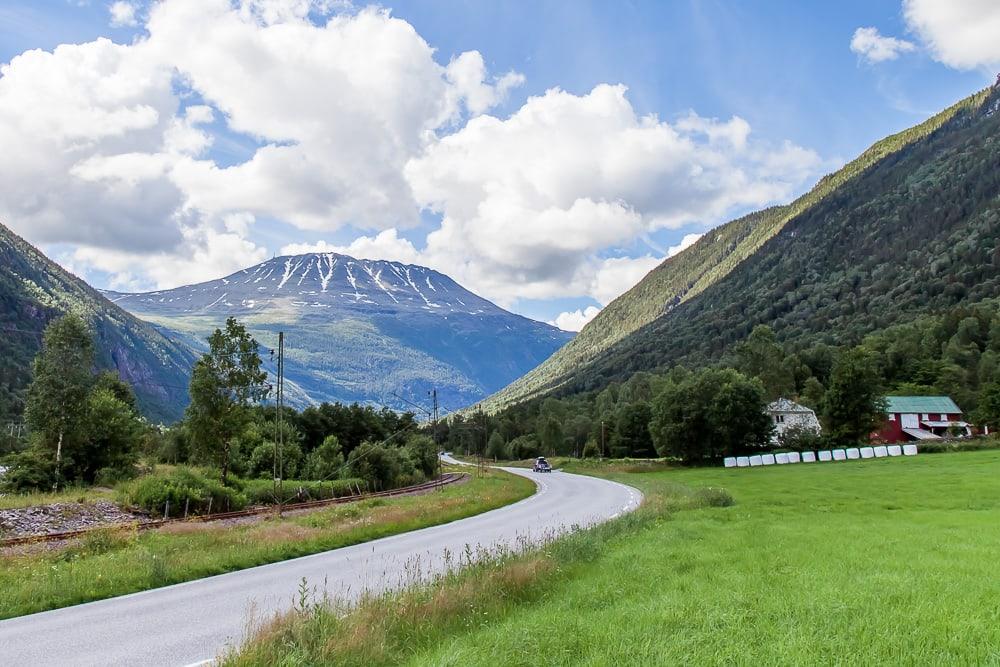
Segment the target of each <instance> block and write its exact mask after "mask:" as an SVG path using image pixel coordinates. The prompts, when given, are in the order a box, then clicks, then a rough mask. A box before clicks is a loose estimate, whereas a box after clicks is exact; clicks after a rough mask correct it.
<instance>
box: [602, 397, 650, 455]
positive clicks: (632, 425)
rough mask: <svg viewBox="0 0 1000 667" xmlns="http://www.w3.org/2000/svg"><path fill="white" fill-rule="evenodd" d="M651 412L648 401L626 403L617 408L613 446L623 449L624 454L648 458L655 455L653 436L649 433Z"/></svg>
mask: <svg viewBox="0 0 1000 667" xmlns="http://www.w3.org/2000/svg"><path fill="white" fill-rule="evenodd" d="M652 418H653V413H652V411H651V409H650V407H649V403H646V402H644V401H643V402H638V403H627V404H625V405H623V406H622V407H621V408H619V409H618V418H617V419H616V421H615V435H614V438H613V441H612V446H613V447H618V448H621V449H623V450H624V454H625V456H632V457H638V458H649V457H653V456H656V449H655V448H654V447H653V436H652V435H650V433H649V422H650V420H651V419H652Z"/></svg>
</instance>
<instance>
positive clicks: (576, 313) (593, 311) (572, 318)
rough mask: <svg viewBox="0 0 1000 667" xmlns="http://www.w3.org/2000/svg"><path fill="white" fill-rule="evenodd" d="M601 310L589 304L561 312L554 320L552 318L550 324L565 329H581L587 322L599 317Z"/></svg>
mask: <svg viewBox="0 0 1000 667" xmlns="http://www.w3.org/2000/svg"><path fill="white" fill-rule="evenodd" d="M599 312H601V309H600V308H597V307H595V306H587V308H584V309H579V310H571V311H568V312H565V313H559V315H558V316H557V317H556V318H555V319H554V320H551V321H550V322H549V324H551V325H552V326H554V327H559V328H560V329H562V330H563V331H579V330H580V329H582V328H583V327H584V325H585V324H587V323H588V322H590V321H591V320H592V319H594V318H595V317H597V314H598V313H599Z"/></svg>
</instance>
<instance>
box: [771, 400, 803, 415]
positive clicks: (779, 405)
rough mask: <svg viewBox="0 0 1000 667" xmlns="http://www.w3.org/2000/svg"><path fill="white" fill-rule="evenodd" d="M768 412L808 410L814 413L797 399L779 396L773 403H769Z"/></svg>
mask: <svg viewBox="0 0 1000 667" xmlns="http://www.w3.org/2000/svg"><path fill="white" fill-rule="evenodd" d="M767 411H768V412H807V413H812V410H810V409H809V408H807V407H806V406H804V405H799V404H798V403H796V402H795V401H790V400H788V399H787V398H779V399H778V400H776V401H774V402H773V403H769V404H768V406H767Z"/></svg>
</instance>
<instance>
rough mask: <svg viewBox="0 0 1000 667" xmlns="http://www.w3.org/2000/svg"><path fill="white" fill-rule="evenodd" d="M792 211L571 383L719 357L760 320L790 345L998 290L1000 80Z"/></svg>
mask: <svg viewBox="0 0 1000 667" xmlns="http://www.w3.org/2000/svg"><path fill="white" fill-rule="evenodd" d="M987 93H988V94H981V95H977V96H975V97H973V98H970V99H969V100H966V103H964V104H963V106H962V108H961V109H960V110H958V112H957V113H956V114H954V115H953V117H952V118H950V119H949V120H948V121H947V122H946V123H944V124H943V125H942V126H941V127H940V128H939V129H938V130H936V131H934V132H932V133H930V134H929V135H927V136H924V137H922V138H920V139H919V140H917V141H914V142H912V143H909V144H908V145H906V146H904V147H902V148H900V149H899V150H897V151H895V152H893V153H891V154H890V155H887V156H886V157H884V158H883V159H881V160H879V161H877V162H876V163H874V164H873V165H872V166H871V167H869V168H868V169H867V170H865V171H864V172H863V173H862V174H860V175H859V176H858V177H857V178H854V179H851V180H849V181H847V182H846V183H844V184H843V185H841V186H840V187H838V188H837V189H836V190H835V191H833V192H831V193H830V194H829V195H828V196H827V197H825V198H824V199H823V200H822V201H819V202H817V203H816V204H815V205H813V206H812V207H810V208H809V209H808V210H806V211H803V212H802V213H800V214H799V215H796V216H794V217H793V218H791V219H790V220H789V221H788V222H787V223H785V224H784V225H783V226H782V229H781V230H780V232H779V233H777V234H776V235H774V236H773V238H771V239H769V240H767V241H766V242H765V243H764V244H763V245H762V246H761V247H760V249H759V250H757V251H756V252H754V253H753V254H752V255H750V256H749V257H748V258H746V259H745V260H744V261H743V262H742V263H740V264H739V265H738V266H737V267H735V268H734V269H733V270H732V271H730V272H729V273H728V274H727V275H726V276H725V277H723V278H721V279H720V280H718V281H716V282H715V283H714V284H712V285H711V286H709V287H707V288H705V289H704V291H703V292H702V293H701V294H699V295H698V296H697V297H696V298H693V299H690V300H689V301H687V302H685V303H682V304H680V305H679V306H678V307H677V308H674V309H673V310H672V311H671V312H670V313H669V314H667V315H664V316H663V317H660V318H659V319H657V320H655V321H654V322H652V323H650V324H648V325H646V326H645V327H644V328H642V329H640V330H639V331H637V332H635V333H633V334H632V335H630V336H628V337H626V338H624V339H622V340H621V341H620V342H618V343H617V344H616V345H614V346H612V347H611V348H609V349H608V350H607V351H605V352H604V353H602V354H601V355H600V356H599V357H598V358H597V359H595V360H594V361H593V362H591V363H590V364H589V365H588V366H586V367H585V368H582V369H579V371H578V373H577V374H576V376H575V377H574V378H573V380H572V381H571V382H570V383H568V384H567V385H566V387H565V389H566V390H567V391H579V390H586V389H591V388H596V387H601V386H604V385H606V384H607V383H608V382H609V381H611V380H614V379H621V378H625V377H627V376H629V375H630V374H632V373H633V372H634V371H637V370H652V369H657V368H663V367H666V366H669V365H673V364H676V363H679V362H688V363H701V362H705V361H711V360H714V359H717V358H719V357H720V355H721V354H722V353H723V352H725V351H726V350H727V349H728V348H729V347H730V346H731V345H732V344H733V343H735V342H737V341H739V340H742V339H744V338H745V337H746V336H747V334H749V332H750V331H751V330H752V329H753V327H754V326H756V325H757V324H767V325H769V326H770V327H771V328H772V329H773V330H774V332H775V334H776V335H777V337H778V339H779V340H781V341H783V342H784V343H786V344H791V346H792V347H793V348H795V347H804V346H806V345H809V344H812V343H815V342H825V343H829V344H855V343H857V342H858V341H860V339H861V337H862V336H863V335H864V334H866V333H869V332H873V331H878V330H881V329H884V328H885V327H888V326H891V325H893V324H899V323H904V322H908V321H912V320H914V319H916V318H918V317H920V316H923V315H926V314H930V313H939V312H942V311H944V310H946V309H952V308H955V307H956V306H960V305H968V304H975V303H978V302H981V301H983V300H986V299H990V298H993V297H996V296H997V295H1000V87H995V88H993V89H992V90H990V91H987Z"/></svg>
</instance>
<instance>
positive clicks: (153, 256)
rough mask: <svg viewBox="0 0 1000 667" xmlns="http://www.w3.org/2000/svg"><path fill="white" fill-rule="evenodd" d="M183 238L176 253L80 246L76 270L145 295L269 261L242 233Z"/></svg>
mask: <svg viewBox="0 0 1000 667" xmlns="http://www.w3.org/2000/svg"><path fill="white" fill-rule="evenodd" d="M182 235H183V241H182V243H181V246H180V248H179V249H177V250H176V251H173V252H152V253H135V252H128V251H122V250H109V249H106V248H95V247H91V246H79V247H77V248H76V249H75V250H74V251H73V252H72V254H71V256H70V258H71V261H72V263H73V264H74V266H79V267H81V268H82V267H89V268H96V269H99V270H101V271H106V272H108V273H110V274H112V279H111V283H110V286H111V288H112V289H116V290H121V291H142V290H148V289H154V288H157V289H160V288H166V287H176V286H178V285H190V284H194V283H199V282H204V281H206V280H214V279H216V278H218V277H220V276H224V275H227V274H229V273H234V272H236V271H238V270H240V269H244V268H246V267H248V266H252V265H254V264H259V263H260V262H263V261H264V260H266V259H267V258H268V257H269V254H268V252H267V250H266V249H264V248H259V247H257V246H256V245H254V244H253V243H252V242H250V241H247V240H246V238H244V236H243V235H242V234H240V233H234V232H231V231H216V230H214V229H210V228H188V229H185V230H183V232H182Z"/></svg>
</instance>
